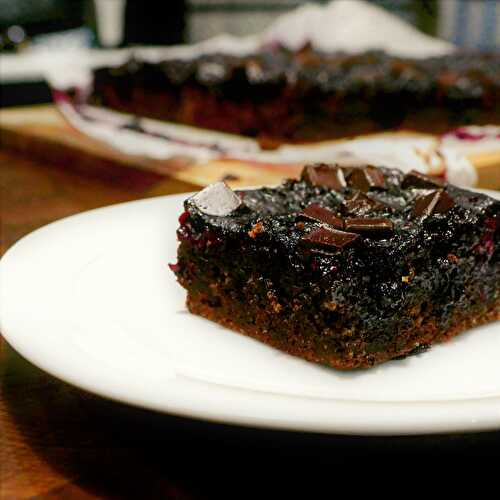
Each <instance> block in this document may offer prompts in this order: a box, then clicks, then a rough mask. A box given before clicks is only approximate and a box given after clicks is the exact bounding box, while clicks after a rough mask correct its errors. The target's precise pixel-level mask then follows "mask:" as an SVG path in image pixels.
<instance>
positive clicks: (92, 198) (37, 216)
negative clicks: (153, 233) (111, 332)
mask: <svg viewBox="0 0 500 500" xmlns="http://www.w3.org/2000/svg"><path fill="white" fill-rule="evenodd" d="M133 181H134V182H131V181H130V178H129V177H127V176H123V177H122V178H119V176H118V177H116V178H114V179H113V180H112V181H110V179H102V178H101V177H99V176H90V175H89V176H83V175H81V174H79V173H75V172H69V171H66V170H63V169H61V168H58V167H55V166H52V165H47V164H42V163H33V162H31V161H28V160H26V159H21V158H20V157H18V156H15V155H12V154H6V153H0V188H1V196H0V200H1V211H0V214H1V225H0V243H1V251H2V252H5V251H6V250H7V248H8V247H10V246H11V245H12V244H13V243H14V242H15V241H16V240H18V239H19V238H21V237H22V236H23V235H25V234H26V233H28V232H30V231H32V230H33V229H35V228H37V227H39V226H41V225H43V224H46V223H48V222H51V221H53V220H56V219H59V218H61V217H64V216H67V215H70V214H74V213H77V212H81V211H83V210H87V209H90V208H94V207H98V206H102V205H108V204H111V203H116V202H122V201H128V200H133V199H137V198H142V197H147V196H151V195H156V194H161V193H172V192H181V191H186V190H189V189H190V185H189V184H185V183H182V182H179V181H172V180H165V178H163V177H160V176H157V175H154V174H151V173H143V174H141V175H137V176H136V177H134V179H133ZM26 313H27V314H29V311H27V312H26ZM89 369H91V367H89ZM499 453H500V433H498V432H494V433H482V434H481V433H479V434H468V435H443V436H427V437H403V438H377V437H372V438H363V437H342V436H319V435H311V434H301V433H291V432H290V433H289V432H276V431H265V430H257V429H245V428H242V427H232V426H225V425H219V424H210V423H204V422H198V421H194V420H189V419H182V418H177V417H173V416H168V415H162V414H156V413H152V412H148V411H145V410H140V409H137V408H132V407H128V406H126V405H121V404H118V403H114V402H110V401H107V400H105V399H103V398H100V397H97V396H94V395H91V394H88V393H85V392H83V391H81V390H78V389H76V388H74V387H71V386H69V385H67V384H66V383H64V382H61V381H59V380H57V379H55V378H54V377H52V376H50V375H48V374H46V373H44V372H42V371H41V370H39V369H38V368H36V367H34V366H33V365H31V364H30V363H29V362H27V361H26V360H24V359H23V358H22V357H20V356H19V355H18V354H17V353H15V352H14V351H13V350H12V349H11V348H10V347H9V346H8V345H7V343H6V342H5V341H4V340H3V339H2V338H1V337H0V499H1V500H11V499H12V500H19V499H25V498H31V499H34V498H36V499H77V500H79V499H97V498H113V499H119V498H137V499H148V498H152V499H153V498H155V499H156V498H167V499H177V500H179V499H199V498H200V499H201V498H216V499H219V498H233V499H239V498H255V499H260V498H270V497H274V498H287V497H288V496H290V495H291V494H292V493H294V494H297V493H298V492H303V493H302V497H303V498H317V497H318V496H317V495H316V494H314V493H313V492H315V491H321V490H323V494H322V496H321V498H323V495H324V494H325V493H327V494H328V497H327V498H330V497H331V495H330V493H333V492H334V491H335V488H336V484H337V483H338V481H341V482H343V483H345V482H347V481H350V479H349V477H350V475H352V473H353V471H354V472H355V473H356V475H357V474H358V473H361V474H362V476H363V477H364V478H368V477H370V475H371V474H373V472H375V471H379V472H380V471H382V472H380V473H383V474H387V471H391V474H393V473H396V472H395V468H400V470H401V471H403V473H404V474H405V475H406V477H409V476H408V475H407V473H408V471H409V469H408V467H409V465H408V461H409V460H415V459H416V460H418V461H419V462H420V466H419V470H418V471H416V472H410V474H411V477H412V479H411V481H412V482H413V481H419V480H420V479H419V477H422V479H423V480H424V481H427V479H426V477H428V476H429V475H432V474H433V472H432V471H435V473H436V474H438V472H437V471H439V475H440V477H443V474H442V473H443V471H444V470H446V468H447V467H452V468H454V467H456V466H457V464H459V463H463V461H464V460H468V459H470V458H473V459H474V460H475V462H476V463H477V462H480V461H481V459H483V458H486V457H487V456H491V455H495V456H498V455H499ZM487 460H488V462H489V461H490V460H491V459H490V458H488V459H487ZM493 463H494V461H493ZM422 464H425V465H422ZM356 471H357V472H356ZM384 471H385V472H384ZM415 474H417V475H418V476H419V477H416V479H415ZM384 481H385V479H384ZM368 483H369V481H368ZM348 484H352V485H353V487H354V486H355V488H356V491H358V489H359V487H360V485H359V484H357V483H348ZM328 492H330V493H328Z"/></svg>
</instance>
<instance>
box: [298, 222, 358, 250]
mask: <svg viewBox="0 0 500 500" xmlns="http://www.w3.org/2000/svg"><path fill="white" fill-rule="evenodd" d="M359 237H360V236H359V234H355V233H346V232H345V231H337V230H336V229H326V228H324V227H320V228H319V229H315V230H314V231H311V232H310V233H309V234H306V235H305V236H302V238H301V240H302V241H303V242H304V243H306V244H308V245H311V246H312V247H320V248H340V249H342V248H344V247H347V246H349V245H352V244H353V243H354V242H355V241H356V240H357V239H358V238H359Z"/></svg>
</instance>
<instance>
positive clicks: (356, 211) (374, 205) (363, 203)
mask: <svg viewBox="0 0 500 500" xmlns="http://www.w3.org/2000/svg"><path fill="white" fill-rule="evenodd" d="M385 209H387V206H386V205H384V204H383V203H380V202H379V201H376V200H372V199H371V198H369V197H368V196H366V194H363V193H361V192H359V191H358V192H356V193H354V194H352V195H350V196H348V197H346V199H345V200H344V201H343V202H342V204H341V205H340V211H341V212H342V214H343V215H356V216H360V215H365V214H367V213H369V212H380V211H383V210H385Z"/></svg>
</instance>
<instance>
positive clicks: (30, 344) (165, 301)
mask: <svg viewBox="0 0 500 500" xmlns="http://www.w3.org/2000/svg"><path fill="white" fill-rule="evenodd" d="M490 194H492V195H494V196H496V197H497V198H498V197H500V196H499V193H490ZM186 196H187V195H181V196H170V197H162V198H153V199H149V200H143V201H138V202H133V203H126V204H122V205H116V206H112V207H106V208H102V209H98V210H94V211H91V212H87V213H83V214H80V215H76V216H73V217H69V218H67V219H64V220H61V221H58V222H55V223H53V224H50V225H48V226H46V227H44V228H42V229H39V230H37V231H35V232H34V233H32V234H30V235H28V236H26V237H25V238H23V239H22V240H21V241H20V242H18V243H17V244H16V245H14V246H13V247H12V248H11V249H10V250H9V251H8V252H7V253H6V254H5V256H4V257H3V259H2V260H1V262H0V321H1V325H0V326H1V330H2V333H3V335H4V336H5V338H6V339H7V341H8V342H9V343H10V344H11V345H12V346H13V347H14V348H15V349H16V350H17V351H19V352H20V353H21V354H22V355H23V356H25V357H26V358H27V359H28V360H30V361H31V362H33V363H34V364H36V365H38V366H39V367H41V368H43V369H44V370H46V371H47V372H49V373H51V374H53V375H55V376H56V377H59V378H61V379H62V380H65V381H67V382H69V383H71V384H74V385H76V386H79V387H81V388H83V389H86V390H88V391H91V392H94V393H97V394H100V395H102V396H106V397H109V398H112V399H115V400H119V401H123V402H127V403H131V404H134V405H138V406H142V407H146V408H150V409H153V410H159V411H163V412H169V413H173V414H178V415H186V416H190V417H196V418H202V419H207V420H213V421H218V422H225V423H235V424H244V425H251V426H261V427H269V428H279V429H295V430H301V431H318V432H328V433H341V434H419V433H431V432H448V431H471V430H482V429H493V428H500V363H499V362H498V360H499V357H500V323H494V324H491V325H488V326H484V327H481V328H477V329H475V330H474V331H470V332H468V333H465V334H462V335H461V336H460V337H458V338H457V339H456V340H454V341H452V342H450V343H448V344H446V345H438V346H435V347H433V348H432V349H431V350H430V351H429V352H427V353H425V354H422V355H420V356H413V357H410V358H407V359H405V360H402V361H393V362H390V363H386V364H384V365H381V366H379V367H376V368H374V369H371V370H366V371H357V372H350V373H349V372H338V371H335V370H330V369H326V368H324V367H320V366H316V365H314V364H310V363H307V362H305V361H302V360H300V359H296V358H293V357H291V356H288V355H285V354H283V353H281V352H279V351H277V350H274V349H272V348H270V347H267V346H265V345H263V344H261V343H259V342H257V341H255V340H252V339H250V338H247V337H244V336H242V335H239V334H236V333H234V332H231V331H229V330H226V329H224V328H222V327H220V326H218V325H216V324H213V323H211V322H209V321H206V320H204V319H202V318H199V317H196V316H193V315H191V314H189V313H188V312H187V310H186V308H185V306H184V297H185V293H184V291H183V290H182V289H181V288H180V286H179V285H178V284H177V283H176V281H175V278H174V276H173V274H172V272H171V271H170V270H169V268H168V266H167V263H169V262H175V260H176V257H175V253H176V246H177V243H176V240H175V230H176V228H177V217H178V215H179V213H180V212H181V211H182V208H181V207H182V200H183V199H184V198H186Z"/></svg>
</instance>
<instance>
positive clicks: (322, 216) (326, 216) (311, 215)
mask: <svg viewBox="0 0 500 500" xmlns="http://www.w3.org/2000/svg"><path fill="white" fill-rule="evenodd" d="M299 217H300V218H303V219H308V220H313V221H316V222H323V223H324V224H327V225H329V226H332V227H333V228H335V229H344V221H343V220H342V219H340V218H339V217H336V216H335V213H334V212H332V211H331V210H328V209H327V208H323V207H322V206H321V205H318V204H317V203H313V204H312V205H308V206H307V207H306V208H304V210H303V211H302V212H301V213H300V214H299Z"/></svg>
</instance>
